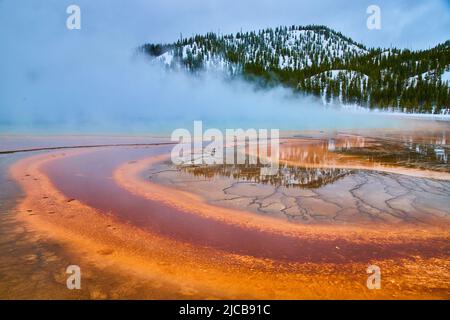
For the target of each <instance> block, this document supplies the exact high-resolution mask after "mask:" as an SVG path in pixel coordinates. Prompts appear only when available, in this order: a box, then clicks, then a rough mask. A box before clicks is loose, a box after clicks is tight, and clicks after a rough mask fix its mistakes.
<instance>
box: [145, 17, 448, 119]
mask: <svg viewBox="0 0 450 320" xmlns="http://www.w3.org/2000/svg"><path fill="white" fill-rule="evenodd" d="M140 51H141V52H144V53H146V54H149V55H151V56H153V57H156V60H157V61H159V62H160V63H163V64H164V65H166V66H167V67H169V68H181V69H186V70H189V71H191V72H198V71H199V70H210V69H217V70H220V71H222V72H225V73H226V74H228V75H230V76H245V77H246V78H247V79H258V80H259V81H260V80H263V82H264V83H266V84H283V85H286V86H289V87H292V88H293V89H294V90H298V91H300V92H306V93H312V94H315V95H317V96H321V97H322V98H323V99H324V101H326V102H331V101H339V102H340V103H345V104H353V103H354V104H358V105H361V106H367V107H371V108H373V107H377V108H390V109H396V110H402V111H405V112H426V113H442V112H448V110H449V109H450V89H449V83H448V79H446V75H447V74H448V72H449V70H450V41H447V42H446V43H444V44H440V45H438V46H436V47H434V48H432V49H429V50H423V51H410V50H400V49H396V48H391V49H389V50H384V49H381V48H371V49H367V48H366V47H365V46H364V45H362V44H359V43H357V42H355V41H353V40H352V39H350V38H348V37H345V36H344V35H342V34H341V33H339V32H336V31H334V30H331V29H329V28H327V27H325V26H305V27H302V26H291V27H278V28H275V29H270V28H269V29H265V30H260V31H258V32H245V33H242V32H239V33H237V34H235V35H217V34H215V33H208V34H206V35H204V36H200V35H197V36H194V37H191V38H187V39H180V40H178V41H177V42H176V43H174V44H170V45H161V44H145V45H143V46H142V47H140Z"/></svg>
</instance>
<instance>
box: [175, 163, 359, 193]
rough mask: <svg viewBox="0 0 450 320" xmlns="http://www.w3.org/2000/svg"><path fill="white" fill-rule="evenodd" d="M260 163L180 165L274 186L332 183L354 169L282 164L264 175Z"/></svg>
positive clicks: (208, 174) (195, 172)
mask: <svg viewBox="0 0 450 320" xmlns="http://www.w3.org/2000/svg"><path fill="white" fill-rule="evenodd" d="M262 168H264V167H263V166H261V165H249V164H243V165H227V164H224V165H213V166H212V165H201V166H191V165H190V166H180V169H181V170H182V171H183V172H187V173H189V174H192V175H193V176H196V177H203V178H207V179H212V178H214V177H217V176H222V177H228V178H233V179H235V180H237V181H249V182H255V183H261V184H270V185H274V186H285V187H300V188H318V187H320V186H323V185H326V184H328V183H332V182H334V181H336V180H338V179H340V178H342V177H344V176H346V175H348V174H351V173H352V172H354V171H355V170H349V169H339V168H302V167H298V166H287V165H284V166H282V167H280V168H279V169H277V170H276V173H275V174H271V175H265V174H263V171H262V170H261V169H262Z"/></svg>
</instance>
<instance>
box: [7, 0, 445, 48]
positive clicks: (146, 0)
mask: <svg viewBox="0 0 450 320" xmlns="http://www.w3.org/2000/svg"><path fill="white" fill-rule="evenodd" d="M69 4H77V5H79V6H80V7H81V10H82V31H81V32H82V33H84V34H90V35H96V36H100V35H103V36H104V35H106V34H110V35H114V36H119V37H125V38H128V39H129V41H130V42H131V43H133V42H134V43H140V42H145V41H154V42H172V41H174V40H176V39H177V38H178V37H179V34H180V32H182V33H183V35H186V36H188V35H191V34H194V33H205V32H208V31H219V30H220V32H224V33H231V32H237V31H239V30H240V29H241V28H242V29H243V30H255V29H260V28H265V27H273V26H278V25H292V24H296V25H306V24H324V25H327V26H329V27H332V28H334V29H336V30H338V31H341V32H343V33H344V34H346V35H349V36H350V37H352V38H354V39H355V40H357V41H359V42H362V43H364V44H366V45H368V46H383V47H388V46H391V45H394V46H398V47H411V48H426V47H429V46H434V45H435V44H436V43H438V42H442V41H445V40H448V39H449V37H450V0H340V1H336V0H312V1H310V0H307V1H305V0H240V1H230V0H189V1H186V0H95V1H92V0H70V1H67V0H39V1H36V0H19V1H17V0H0V27H1V28H0V33H5V32H8V33H11V34H10V35H11V36H15V35H17V36H18V39H17V41H20V37H23V36H27V37H29V38H31V37H33V35H35V34H37V35H39V34H41V33H42V32H46V33H47V35H48V37H52V36H55V40H56V35H57V34H58V29H60V30H59V31H60V32H63V31H64V26H65V19H66V17H67V15H66V12H65V9H66V7H67V6H68V5H69ZM371 4H376V5H378V6H379V7H380V8H381V18H382V28H381V30H368V29H367V27H366V20H367V17H368V14H367V13H366V9H367V7H368V6H369V5H371ZM26 29H27V30H28V32H26V33H25V34H24V33H23V32H24V31H26ZM2 47H3V46H2Z"/></svg>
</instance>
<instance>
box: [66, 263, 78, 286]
mask: <svg viewBox="0 0 450 320" xmlns="http://www.w3.org/2000/svg"><path fill="white" fill-rule="evenodd" d="M66 273H67V274H69V277H68V278H67V281H66V286H67V289H69V290H75V289H76V290H80V289H81V269H80V267H79V266H77V265H70V266H68V267H67V269H66Z"/></svg>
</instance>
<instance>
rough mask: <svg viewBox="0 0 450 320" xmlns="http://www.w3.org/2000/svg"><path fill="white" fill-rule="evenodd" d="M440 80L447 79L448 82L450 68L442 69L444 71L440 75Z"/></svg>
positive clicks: (449, 79)
mask: <svg viewBox="0 0 450 320" xmlns="http://www.w3.org/2000/svg"><path fill="white" fill-rule="evenodd" d="M441 80H442V81H449V84H450V70H447V71H444V73H443V74H442V76H441Z"/></svg>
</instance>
